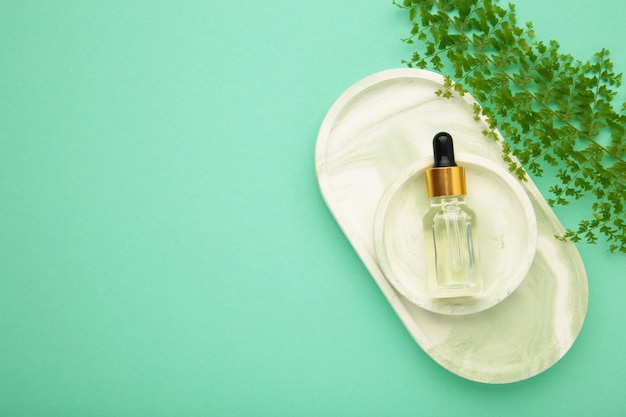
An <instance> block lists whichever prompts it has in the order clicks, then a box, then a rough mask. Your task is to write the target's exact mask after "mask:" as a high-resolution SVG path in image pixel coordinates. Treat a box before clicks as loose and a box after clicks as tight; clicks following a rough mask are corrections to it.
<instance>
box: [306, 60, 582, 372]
mask: <svg viewBox="0 0 626 417" xmlns="http://www.w3.org/2000/svg"><path fill="white" fill-rule="evenodd" d="M442 83H443V79H442V77H441V76H440V75H438V74H435V73H432V72H428V71H424V70H417V69H394V70H388V71H383V72H381V73H377V74H374V75H372V76H370V77H367V78H365V79H364V80H361V81H360V82H358V83H356V84H355V85H353V86H352V87H350V88H349V89H348V90H347V91H346V92H345V93H344V94H342V95H341V96H340V97H339V98H338V99H337V101H336V102H335V103H334V104H333V106H332V107H331V108H330V110H329V111H328V114H327V115H326V117H325V119H324V121H323V122H322V125H321V127H320V130H319V134H318V138H317V145H316V150H315V159H316V171H317V175H318V181H319V185H320V189H321V192H322V195H323V197H324V199H325V201H326V204H327V205H328V207H329V209H330V211H331V212H332V214H333V216H334V217H335V219H336V220H337V222H338V224H339V226H340V227H341V228H342V230H343V232H344V233H345V235H346V237H347V238H348V239H349V241H350V242H351V244H352V246H353V247H354V249H355V250H356V252H357V253H358V255H359V257H360V258H361V260H362V261H363V263H364V264H365V265H366V267H367V268H368V270H369V272H370V273H371V275H372V277H373V278H374V280H375V281H376V283H377V284H378V286H379V287H380V289H381V291H382V292H383V294H384V295H385V297H386V298H387V299H388V300H389V302H390V304H391V305H392V307H393V308H394V310H395V311H396V313H397V315H398V317H399V318H400V320H401V321H402V322H403V324H404V325H405V327H406V328H407V330H408V331H409V333H410V334H411V336H412V337H413V338H414V339H415V341H416V342H417V343H418V344H419V346H421V348H422V349H424V351H425V352H426V353H427V354H428V355H430V356H431V357H432V358H433V359H434V360H435V361H436V362H438V363H439V364H440V365H442V366H443V367H444V368H446V369H448V370H449V371H451V372H454V373H455V374H457V375H459V376H462V377H464V378H467V379H470V380H474V381H480V382H486V383H509V382H515V381H519V380H523V379H526V378H529V377H531V376H533V375H536V374H538V373H540V372H542V371H544V370H546V369H547V368H549V367H550V366H552V365H553V364H554V363H555V362H556V361H558V360H559V359H560V358H561V357H562V356H563V355H564V354H565V353H566V352H567V350H568V349H569V348H570V347H571V346H572V344H573V343H574V340H575V339H576V337H577V335H578V333H579V331H580V329H581V327H582V324H583V321H584V317H585V314H586V311H587V299H588V295H587V277H586V273H585V269H584V266H583V264H582V261H581V259H580V256H579V254H578V251H577V250H576V247H575V246H574V245H573V244H572V243H571V242H561V241H558V240H556V239H555V238H554V235H555V234H560V233H562V232H563V227H562V226H561V224H560V223H559V221H558V220H557V218H556V216H555V215H554V213H553V212H552V210H551V209H550V207H549V206H548V205H547V203H546V202H545V200H544V198H543V197H542V196H541V194H540V193H539V191H538V190H537V188H536V187H535V185H534V184H533V183H532V182H530V181H529V182H520V181H518V180H515V181H517V183H518V184H517V185H519V186H520V187H522V188H523V190H524V192H525V193H526V194H527V196H528V199H529V201H530V202H531V204H532V208H533V211H534V214H535V216H536V251H534V258H533V259H532V264H531V265H530V268H529V269H528V272H527V273H526V274H525V277H523V280H521V283H520V282H517V283H514V285H512V286H511V291H512V290H513V289H515V288H517V289H515V291H514V292H512V293H510V291H508V292H507V291H505V292H504V293H503V296H500V297H496V298H495V299H494V300H495V302H492V305H487V306H483V307H484V308H482V307H481V308H477V309H476V311H477V312H475V313H474V314H465V313H469V312H471V311H469V310H464V311H452V310H449V311H446V310H445V309H444V310H441V311H439V312H436V311H437V309H436V308H430V309H429V308H428V306H427V305H422V306H421V307H420V306H418V305H417V304H419V302H418V303H417V304H416V302H415V301H416V300H413V302H412V301H410V300H409V299H407V298H405V297H404V296H403V295H401V294H400V293H399V292H397V291H396V289H394V287H393V286H392V285H390V283H389V281H388V280H387V279H386V277H385V275H384V274H383V271H382V269H381V264H380V262H379V259H378V256H377V252H376V249H375V243H374V235H375V233H374V230H375V215H376V211H377V209H378V206H379V204H380V203H381V199H382V197H383V195H384V193H385V191H386V190H387V189H388V188H390V186H391V185H392V184H393V183H394V181H398V178H399V176H400V175H402V174H403V173H406V171H407V170H410V169H411V168H410V167H411V165H413V164H416V163H417V161H420V160H423V159H424V158H426V157H429V156H430V155H432V145H431V144H432V142H431V140H432V137H433V136H434V134H436V133H437V132H440V131H447V132H449V133H450V134H451V135H452V136H453V137H454V139H455V150H456V151H457V152H459V153H464V154H469V155H474V156H477V157H482V158H486V159H487V160H490V161H491V162H492V163H493V164H494V165H497V166H499V167H500V168H503V169H506V164H505V163H504V162H503V160H502V158H501V151H500V145H499V143H498V142H494V141H493V140H490V139H486V138H485V137H484V136H483V134H482V131H483V130H484V129H486V127H487V126H486V124H485V122H484V121H482V120H479V121H476V120H474V117H473V111H472V107H471V106H472V104H473V103H474V100H473V99H472V98H471V97H470V96H469V95H466V96H464V97H455V98H452V99H442V98H439V97H437V96H436V95H435V91H436V90H438V89H439V88H441V86H442ZM470 158H471V156H470ZM469 186H470V184H469V183H468V187H469ZM496 203H497V201H494V204H496ZM505 220H506V219H505ZM509 220H510V221H511V222H515V221H516V220H517V221H519V219H509ZM526 220H527V219H524V221H526ZM418 221H419V219H418ZM507 256H510V257H511V258H510V259H507V261H510V262H512V263H516V262H517V263H519V262H520V259H523V254H521V255H520V257H519V258H518V257H516V256H513V255H511V254H509V255H507ZM522 262H523V261H522ZM518 285H519V286H518ZM509 294H510V295H509ZM442 313H444V314H442Z"/></svg>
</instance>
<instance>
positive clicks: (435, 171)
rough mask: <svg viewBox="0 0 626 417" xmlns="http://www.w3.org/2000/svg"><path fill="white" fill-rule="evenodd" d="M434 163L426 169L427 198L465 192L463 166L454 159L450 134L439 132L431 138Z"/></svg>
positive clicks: (463, 193)
mask: <svg viewBox="0 0 626 417" xmlns="http://www.w3.org/2000/svg"><path fill="white" fill-rule="evenodd" d="M433 154H434V157H435V163H434V164H433V167H432V168H429V169H427V170H426V172H425V174H426V192H427V194H428V198H433V197H447V196H456V195H465V194H467V188H466V185H465V168H464V167H462V166H458V165H457V164H456V161H455V160H454V147H453V146H452V136H450V134H449V133H446V132H440V133H437V134H436V135H435V137H434V138H433Z"/></svg>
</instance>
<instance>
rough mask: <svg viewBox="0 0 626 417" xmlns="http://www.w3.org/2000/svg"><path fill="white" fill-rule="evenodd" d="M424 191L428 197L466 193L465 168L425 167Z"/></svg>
mask: <svg viewBox="0 0 626 417" xmlns="http://www.w3.org/2000/svg"><path fill="white" fill-rule="evenodd" d="M426 191H427V193H428V198H433V197H449V196H455V195H465V194H467V189H466V185H465V168H464V167H462V166H453V167H440V168H430V169H427V170H426Z"/></svg>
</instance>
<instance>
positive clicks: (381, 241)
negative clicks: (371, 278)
mask: <svg viewBox="0 0 626 417" xmlns="http://www.w3.org/2000/svg"><path fill="white" fill-rule="evenodd" d="M456 160H457V163H458V164H459V165H462V166H464V167H465V173H466V178H467V187H468V192H467V195H466V196H465V201H466V202H467V204H468V206H469V207H471V208H472V209H473V210H474V212H475V214H476V217H477V230H476V232H477V235H478V248H479V252H480V255H479V271H480V275H481V277H482V281H483V291H482V293H481V294H480V295H479V296H475V297H461V298H433V297H431V295H430V294H429V290H428V268H427V259H426V249H425V241H424V230H423V227H422V218H423V217H424V215H425V214H426V212H427V211H428V208H429V205H430V202H429V199H428V198H427V196H426V183H425V175H424V173H425V170H426V169H428V168H430V167H431V166H432V158H429V157H427V158H423V159H421V160H419V161H417V162H415V163H414V164H412V165H409V167H408V168H407V169H406V170H405V171H404V172H402V173H401V174H400V175H399V176H398V177H397V178H396V179H395V180H394V181H393V182H392V183H391V185H390V186H389V187H388V188H387V191H386V192H385V193H384V194H383V196H382V198H381V200H380V203H379V204H378V209H377V212H376V217H375V221H374V245H375V250H376V256H377V258H378V263H379V266H380V268H381V270H382V271H383V273H384V274H385V277H386V278H387V280H388V281H389V282H390V283H391V284H392V285H393V286H394V288H395V289H396V290H398V292H400V293H401V294H402V295H403V296H404V297H406V298H407V299H408V300H409V301H411V302H412V303H414V304H416V305H417V306H419V307H422V308H424V309H426V310H429V311H432V312H435V313H440V314H452V315H457V314H471V313H478V312H480V311H483V310H486V309H488V308H490V307H493V306H494V305H496V304H498V303H499V302H501V301H503V300H504V299H505V298H506V297H508V296H509V295H510V294H511V293H512V292H513V291H514V290H515V289H516V288H517V287H518V286H519V284H520V283H521V282H522V280H523V279H524V277H525V276H526V273H527V272H528V270H529V268H530V265H531V264H532V262H533V258H534V256H535V249H536V246H537V221H536V218H535V212H534V210H533V207H532V204H531V202H530V199H529V198H528V195H527V194H526V192H525V191H524V188H522V186H521V185H520V183H519V182H518V181H517V179H516V178H515V177H513V176H512V175H511V174H510V173H509V172H508V171H507V170H505V169H504V168H502V167H500V166H499V165H496V164H495V163H493V162H491V161H490V160H488V159H486V158H482V157H479V156H476V155H472V154H464V153H457V155H456Z"/></svg>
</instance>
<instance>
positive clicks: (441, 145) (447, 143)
mask: <svg viewBox="0 0 626 417" xmlns="http://www.w3.org/2000/svg"><path fill="white" fill-rule="evenodd" d="M433 154H434V156H435V164H434V165H433V167H434V168H443V167H455V166H457V165H456V162H455V161H454V146H453V144H452V136H450V134H449V133H446V132H439V133H437V134H436V135H435V137H434V138H433Z"/></svg>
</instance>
